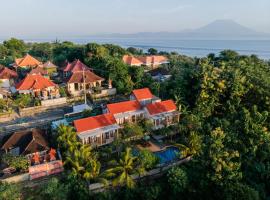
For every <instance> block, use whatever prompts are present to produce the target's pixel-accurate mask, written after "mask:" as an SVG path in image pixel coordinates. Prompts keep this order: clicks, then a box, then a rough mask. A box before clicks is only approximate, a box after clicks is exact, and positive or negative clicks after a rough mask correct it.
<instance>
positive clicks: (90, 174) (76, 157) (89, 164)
mask: <svg viewBox="0 0 270 200" xmlns="http://www.w3.org/2000/svg"><path fill="white" fill-rule="evenodd" d="M64 164H65V166H67V167H68V168H70V169H71V170H72V173H73V174H74V175H75V176H76V177H79V178H82V179H84V180H86V181H88V183H89V182H90V181H98V182H102V183H104V184H107V180H106V179H105V178H104V176H103V174H100V167H101V164H100V162H98V161H97V155H96V154H95V153H94V152H92V149H91V147H90V146H88V145H80V146H79V147H78V148H76V149H75V150H74V151H72V152H71V151H68V153H67V155H66V161H65V162H64Z"/></svg>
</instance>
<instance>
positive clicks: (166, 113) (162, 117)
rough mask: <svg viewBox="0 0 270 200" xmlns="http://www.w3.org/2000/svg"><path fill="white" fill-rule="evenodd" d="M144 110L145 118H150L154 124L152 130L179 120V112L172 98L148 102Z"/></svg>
mask: <svg viewBox="0 0 270 200" xmlns="http://www.w3.org/2000/svg"><path fill="white" fill-rule="evenodd" d="M145 111H146V118H148V119H150V120H151V121H152V122H153V124H154V127H153V129H154V130H156V129H160V128H163V127H167V126H170V125H173V124H176V123H178V122H179V118H180V113H179V112H178V111H177V107H176V105H175V103H174V102H173V101H172V100H167V101H161V102H156V103H152V104H148V105H146V107H145Z"/></svg>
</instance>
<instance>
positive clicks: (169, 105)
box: [146, 100, 177, 115]
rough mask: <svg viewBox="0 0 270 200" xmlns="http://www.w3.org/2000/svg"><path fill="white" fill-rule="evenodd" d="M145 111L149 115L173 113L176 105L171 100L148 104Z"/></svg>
mask: <svg viewBox="0 0 270 200" xmlns="http://www.w3.org/2000/svg"><path fill="white" fill-rule="evenodd" d="M146 109H147V110H148V112H149V113H150V115H156V114H160V113H164V112H173V111H176V109H177V108H176V105H175V103H174V102H173V101H172V100H167V101H161V102H156V103H152V104H148V105H147V106H146Z"/></svg>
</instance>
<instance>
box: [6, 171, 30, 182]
mask: <svg viewBox="0 0 270 200" xmlns="http://www.w3.org/2000/svg"><path fill="white" fill-rule="evenodd" d="M27 180H29V173H25V174H20V175H17V176H12V177H9V178H6V179H2V180H1V181H2V182H7V183H19V182H23V181H27Z"/></svg>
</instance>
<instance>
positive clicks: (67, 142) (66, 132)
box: [57, 125, 80, 152]
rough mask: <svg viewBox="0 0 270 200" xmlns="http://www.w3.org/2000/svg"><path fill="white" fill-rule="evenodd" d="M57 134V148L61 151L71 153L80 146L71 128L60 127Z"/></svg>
mask: <svg viewBox="0 0 270 200" xmlns="http://www.w3.org/2000/svg"><path fill="white" fill-rule="evenodd" d="M57 132H58V137H57V142H58V147H59V148H61V149H62V150H64V151H69V152H73V151H74V150H75V149H76V148H77V146H79V145H80V143H79V142H78V141H77V136H76V132H75V131H74V129H73V127H71V126H64V125H60V126H59V128H58V130H57Z"/></svg>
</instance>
